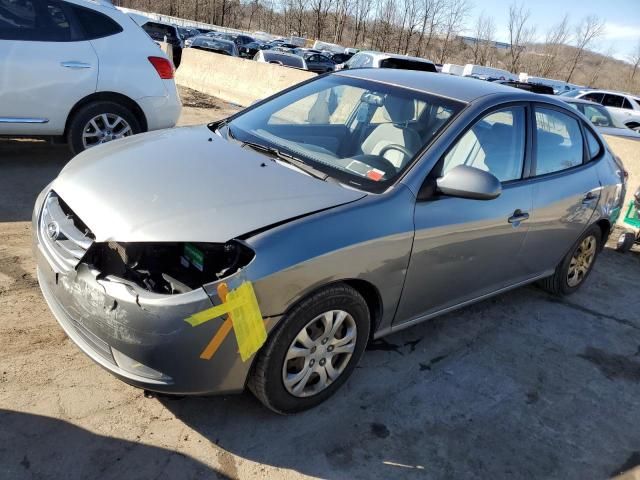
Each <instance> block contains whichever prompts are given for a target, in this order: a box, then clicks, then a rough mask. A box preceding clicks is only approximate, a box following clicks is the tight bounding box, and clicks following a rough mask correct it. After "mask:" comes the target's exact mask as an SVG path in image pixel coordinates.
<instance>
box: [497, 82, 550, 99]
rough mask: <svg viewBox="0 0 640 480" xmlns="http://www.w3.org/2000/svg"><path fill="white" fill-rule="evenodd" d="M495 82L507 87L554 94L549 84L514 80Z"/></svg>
mask: <svg viewBox="0 0 640 480" xmlns="http://www.w3.org/2000/svg"><path fill="white" fill-rule="evenodd" d="M495 82H496V83H499V84H501V85H506V86H507V87H513V88H519V89H520V90H526V91H527V92H532V93H540V94H542V95H553V94H554V91H553V87H550V86H549V85H542V84H539V83H528V82H516V81H514V80H496V81H495Z"/></svg>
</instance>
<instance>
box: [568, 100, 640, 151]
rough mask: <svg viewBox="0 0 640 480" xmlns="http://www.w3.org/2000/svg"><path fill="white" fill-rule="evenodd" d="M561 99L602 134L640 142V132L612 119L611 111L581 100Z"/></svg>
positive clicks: (597, 104)
mask: <svg viewBox="0 0 640 480" xmlns="http://www.w3.org/2000/svg"><path fill="white" fill-rule="evenodd" d="M559 98H560V99H562V100H563V101H565V102H567V103H568V104H569V105H570V106H572V107H573V108H575V109H576V110H578V111H579V112H580V113H582V114H583V115H584V116H585V117H587V118H588V119H589V120H590V121H591V123H593V125H594V126H595V127H596V130H598V131H599V132H600V133H601V134H603V135H612V136H614V137H623V138H628V139H632V140H640V132H636V131H634V130H631V129H630V128H627V126H626V125H624V124H623V123H621V122H620V121H619V120H617V119H616V118H614V117H612V116H611V114H610V113H609V111H608V110H607V109H606V108H604V107H603V106H602V105H600V104H599V103H595V102H591V101H589V100H583V99H581V98H565V97H562V96H560V97H559Z"/></svg>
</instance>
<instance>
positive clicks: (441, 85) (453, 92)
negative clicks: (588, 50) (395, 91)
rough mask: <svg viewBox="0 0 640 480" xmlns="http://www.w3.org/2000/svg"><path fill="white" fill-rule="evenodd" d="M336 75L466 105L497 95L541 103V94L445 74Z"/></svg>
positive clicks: (376, 71) (372, 71)
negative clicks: (426, 94)
mask: <svg viewBox="0 0 640 480" xmlns="http://www.w3.org/2000/svg"><path fill="white" fill-rule="evenodd" d="M334 75H341V76H346V77H353V78H360V79H363V80H372V81H376V82H382V83H387V84H390V85H396V86H399V87H404V88H410V89H412V90H418V91H421V92H424V93H430V94H433V95H438V96H441V97H447V98H451V99H454V100H458V101H462V102H466V103H471V102H473V101H474V100H477V99H478V98H480V97H484V96H487V95H495V94H502V95H503V96H504V97H505V98H506V97H510V98H513V99H523V98H524V99H527V100H528V99H531V100H535V99H540V95H538V94H535V93H531V92H527V91H524V90H518V89H516V88H513V87H508V86H506V85H500V84H499V83H494V82H485V81H482V80H476V79H473V78H466V77H458V76H455V75H446V74H445V75H443V74H442V73H431V72H420V71H416V70H401V69H395V68H354V69H349V70H340V71H339V72H336V73H334ZM529 97H531V98H529Z"/></svg>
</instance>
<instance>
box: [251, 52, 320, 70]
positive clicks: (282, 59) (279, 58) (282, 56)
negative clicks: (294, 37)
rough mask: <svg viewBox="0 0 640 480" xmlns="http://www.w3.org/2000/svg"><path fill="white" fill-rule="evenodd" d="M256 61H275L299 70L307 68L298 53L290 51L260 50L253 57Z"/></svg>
mask: <svg viewBox="0 0 640 480" xmlns="http://www.w3.org/2000/svg"><path fill="white" fill-rule="evenodd" d="M253 59H254V60H255V61H256V62H262V63H275V64H277V65H282V66H283V67H291V68H298V69H300V70H308V68H307V62H305V60H304V58H302V57H301V56H300V55H294V54H292V53H287V52H281V51H276V50H275V49H271V50H260V51H259V52H258V53H256V56H255V57H253Z"/></svg>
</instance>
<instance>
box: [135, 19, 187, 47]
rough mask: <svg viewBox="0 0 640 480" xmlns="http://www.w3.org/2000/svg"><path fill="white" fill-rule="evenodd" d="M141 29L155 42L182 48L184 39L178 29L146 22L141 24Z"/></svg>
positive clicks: (172, 26)
mask: <svg viewBox="0 0 640 480" xmlns="http://www.w3.org/2000/svg"><path fill="white" fill-rule="evenodd" d="M142 29H143V30H144V31H145V32H147V33H148V34H149V36H150V37H151V38H153V39H154V40H155V41H156V42H167V43H169V44H171V45H173V46H174V47H180V48H184V46H185V45H184V38H183V37H182V33H180V29H179V28H178V27H176V26H175V25H169V24H167V23H160V22H154V21H151V20H150V21H148V22H146V23H144V24H142Z"/></svg>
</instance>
